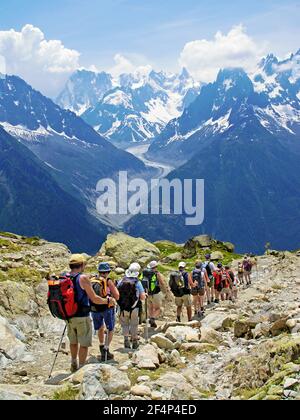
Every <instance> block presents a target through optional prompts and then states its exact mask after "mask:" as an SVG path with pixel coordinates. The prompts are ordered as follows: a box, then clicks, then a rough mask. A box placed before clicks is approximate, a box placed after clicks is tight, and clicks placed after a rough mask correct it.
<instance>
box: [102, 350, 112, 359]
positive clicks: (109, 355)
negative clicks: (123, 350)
mask: <svg viewBox="0 0 300 420" xmlns="http://www.w3.org/2000/svg"><path fill="white" fill-rule="evenodd" d="M101 360H102V362H106V361H109V360H114V355H113V354H112V353H110V352H109V349H104V352H103V354H102V357H101Z"/></svg>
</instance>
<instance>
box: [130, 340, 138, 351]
mask: <svg viewBox="0 0 300 420" xmlns="http://www.w3.org/2000/svg"><path fill="white" fill-rule="evenodd" d="M138 348H139V342H138V340H133V341H132V349H133V350H137V349H138Z"/></svg>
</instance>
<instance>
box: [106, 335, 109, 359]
mask: <svg viewBox="0 0 300 420" xmlns="http://www.w3.org/2000/svg"><path fill="white" fill-rule="evenodd" d="M108 349H109V331H108V329H107V328H106V335H105V363H107V361H108Z"/></svg>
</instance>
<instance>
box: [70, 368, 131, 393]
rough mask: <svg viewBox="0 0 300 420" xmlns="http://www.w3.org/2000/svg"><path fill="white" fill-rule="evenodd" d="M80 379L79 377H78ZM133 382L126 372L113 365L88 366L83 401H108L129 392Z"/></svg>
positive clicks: (84, 371) (84, 376)
mask: <svg viewBox="0 0 300 420" xmlns="http://www.w3.org/2000/svg"><path fill="white" fill-rule="evenodd" d="M77 378H79V375H77ZM130 388H131V382H130V380H129V378H128V376H127V374H126V373H125V372H121V371H120V370H119V369H117V368H116V367H114V366H111V365H104V364H102V365H87V366H85V367H84V368H83V379H82V384H81V396H80V398H81V399H90V400H92V399H97V400H103V399H106V398H107V396H109V395H121V394H123V393H124V392H127V391H129V390H130Z"/></svg>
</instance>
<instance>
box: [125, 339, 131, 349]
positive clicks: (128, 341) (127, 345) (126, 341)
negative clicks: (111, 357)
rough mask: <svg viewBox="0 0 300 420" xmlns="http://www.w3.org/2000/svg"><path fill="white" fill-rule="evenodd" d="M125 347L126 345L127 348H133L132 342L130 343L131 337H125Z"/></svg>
mask: <svg viewBox="0 0 300 420" xmlns="http://www.w3.org/2000/svg"><path fill="white" fill-rule="evenodd" d="M124 347H125V349H131V344H130V340H129V337H125V339H124Z"/></svg>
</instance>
